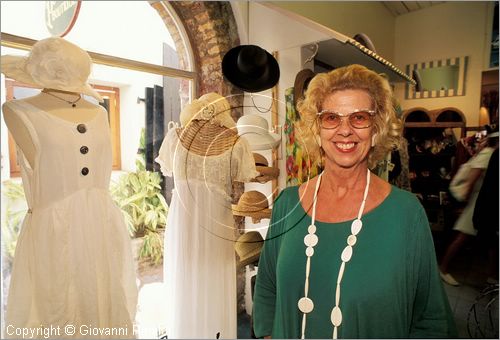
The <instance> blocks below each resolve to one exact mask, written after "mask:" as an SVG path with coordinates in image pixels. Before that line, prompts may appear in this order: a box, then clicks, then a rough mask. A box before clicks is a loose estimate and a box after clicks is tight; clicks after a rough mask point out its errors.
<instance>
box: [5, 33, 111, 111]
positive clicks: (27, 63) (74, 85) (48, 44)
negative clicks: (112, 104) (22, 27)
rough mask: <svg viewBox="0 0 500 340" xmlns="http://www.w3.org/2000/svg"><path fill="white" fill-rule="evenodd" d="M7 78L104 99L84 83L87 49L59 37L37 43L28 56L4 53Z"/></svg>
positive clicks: (89, 62) (88, 62)
mask: <svg viewBox="0 0 500 340" xmlns="http://www.w3.org/2000/svg"><path fill="white" fill-rule="evenodd" d="M1 65H2V73H4V74H5V76H6V77H8V78H12V79H14V80H17V81H19V82H22V83H25V84H29V85H33V86H36V87H39V88H48V89H55V90H61V91H69V92H76V93H81V94H86V95H89V96H91V97H94V98H95V99H97V100H98V101H99V102H102V101H103V99H102V97H101V96H100V95H99V93H97V91H95V90H94V89H93V88H92V87H91V86H90V84H89V83H88V82H87V81H88V78H89V75H90V72H91V70H92V60H91V59H90V56H89V55H88V53H87V52H85V51H84V50H82V49H81V48H80V47H78V46H76V45H75V44H72V43H70V42H69V41H66V40H65V39H62V38H58V37H51V38H47V39H43V40H40V41H38V42H36V43H35V44H34V45H33V47H32V48H31V51H30V53H29V54H28V56H17V55H4V56H2V58H1Z"/></svg>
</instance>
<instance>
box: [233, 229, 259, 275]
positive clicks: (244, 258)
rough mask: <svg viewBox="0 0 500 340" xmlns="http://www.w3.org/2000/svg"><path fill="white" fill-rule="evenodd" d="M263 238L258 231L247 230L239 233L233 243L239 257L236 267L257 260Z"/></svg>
mask: <svg viewBox="0 0 500 340" xmlns="http://www.w3.org/2000/svg"><path fill="white" fill-rule="evenodd" d="M263 246H264V239H263V238H262V236H261V235H260V233H259V232H258V231H249V232H247V233H244V234H243V235H241V236H240V237H239V238H238V240H236V243H235V244H234V250H236V253H237V254H238V257H239V259H240V260H239V262H238V267H244V266H246V265H248V264H252V263H255V262H258V260H259V257H260V252H261V251H262V247H263Z"/></svg>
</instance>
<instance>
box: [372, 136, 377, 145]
mask: <svg viewBox="0 0 500 340" xmlns="http://www.w3.org/2000/svg"><path fill="white" fill-rule="evenodd" d="M375 138H377V134H376V133H375V134H374V135H373V136H372V148H373V147H375Z"/></svg>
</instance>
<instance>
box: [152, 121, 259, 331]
mask: <svg viewBox="0 0 500 340" xmlns="http://www.w3.org/2000/svg"><path fill="white" fill-rule="evenodd" d="M206 142H207V143H214V141H213V140H208V141H206ZM156 161H157V162H158V163H160V165H161V169H162V172H163V174H164V175H165V176H172V175H173V176H174V185H175V189H174V193H173V195H172V202H171V204H170V208H169V211H168V217H167V227H166V232H165V242H164V248H165V254H164V260H163V263H164V272H163V279H164V282H165V286H166V290H167V301H165V303H166V304H167V306H168V313H167V320H166V330H167V336H168V338H169V339H171V338H174V339H179V338H192V339H204V338H211V339H215V338H218V337H220V338H221V339H228V338H232V339H235V338H236V334H237V332H236V261H235V251H234V241H235V240H236V230H235V228H234V219H233V215H232V210H231V194H232V181H233V180H234V181H239V182H248V181H250V179H252V178H255V177H256V176H258V175H259V173H258V172H257V171H256V170H255V163H254V158H253V155H252V153H251V151H250V148H249V146H248V143H247V142H246V141H245V140H244V139H242V138H240V139H238V141H237V142H236V144H235V145H234V146H233V147H232V148H228V149H227V150H226V151H222V153H220V154H218V155H213V156H202V155H199V154H196V153H194V152H190V151H188V149H186V148H185V146H183V144H182V143H181V142H180V140H179V137H178V132H177V129H170V130H169V131H168V133H167V135H166V137H165V139H164V141H163V143H162V146H161V148H160V153H159V156H158V158H157V159H156Z"/></svg>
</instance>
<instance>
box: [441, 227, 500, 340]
mask: <svg viewBox="0 0 500 340" xmlns="http://www.w3.org/2000/svg"><path fill="white" fill-rule="evenodd" d="M447 241H450V239H449V237H447ZM446 245H447V242H445V241H444V240H443V242H442V243H439V242H438V243H436V250H437V253H438V258H439V257H440V255H441V254H442V253H443V252H444V250H445V248H446ZM497 256H498V254H497ZM450 273H451V274H452V275H453V277H454V278H455V279H456V280H457V281H458V282H460V283H461V284H460V286H458V287H453V286H450V285H448V284H446V283H443V285H444V288H445V290H446V293H447V295H448V300H449V302H450V306H451V309H452V311H453V315H454V317H455V322H456V324H457V328H458V332H459V337H460V338H495V339H498V285H496V286H495V285H489V284H488V283H487V282H486V280H487V278H488V256H487V251H486V247H485V245H484V244H483V243H481V242H480V241H479V240H477V239H475V238H472V239H471V240H470V241H469V243H468V244H467V245H466V246H465V247H464V249H462V250H461V251H460V252H459V253H458V254H457V256H456V258H455V259H454V260H453V262H452V263H451V264H450ZM496 279H498V276H497V277H496ZM482 293H483V294H482ZM495 297H496V300H494V298H495ZM492 300H493V302H491V301H492ZM490 302H491V304H489V305H488V303H490Z"/></svg>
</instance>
